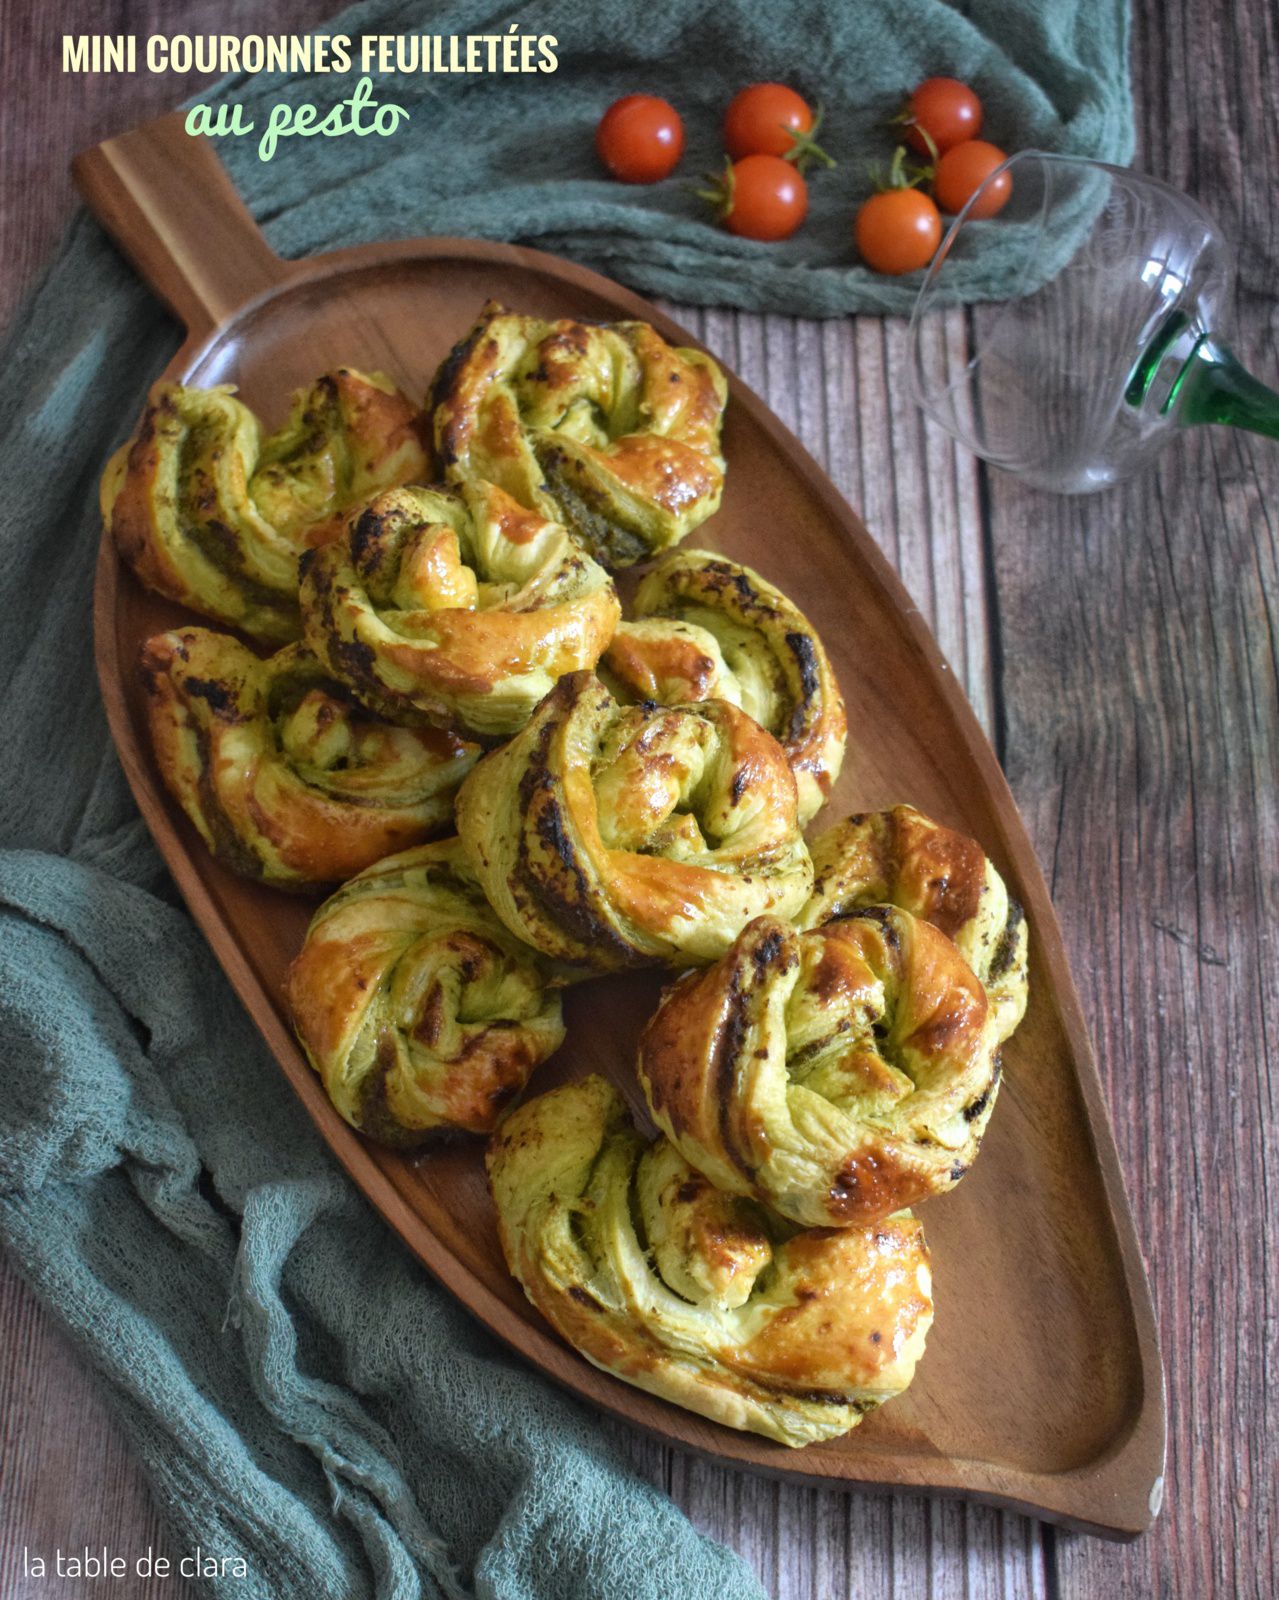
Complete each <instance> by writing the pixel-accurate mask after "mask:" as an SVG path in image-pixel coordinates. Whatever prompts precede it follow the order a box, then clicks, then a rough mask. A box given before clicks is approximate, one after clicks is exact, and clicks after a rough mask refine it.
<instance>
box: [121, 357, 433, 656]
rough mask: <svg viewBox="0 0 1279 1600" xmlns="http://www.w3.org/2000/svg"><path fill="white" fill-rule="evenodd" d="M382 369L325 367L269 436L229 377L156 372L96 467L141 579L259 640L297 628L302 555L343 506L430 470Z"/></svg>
mask: <svg viewBox="0 0 1279 1600" xmlns="http://www.w3.org/2000/svg"><path fill="white" fill-rule="evenodd" d="M426 465H427V464H426V456H425V453H424V450H423V441H422V416H421V413H420V412H419V411H418V410H417V409H416V407H414V406H413V405H412V404H410V402H409V401H408V399H407V398H406V397H405V396H404V395H403V394H401V393H400V392H399V390H398V389H396V388H395V387H394V386H393V385H392V383H391V382H390V380H389V379H388V378H385V377H383V376H382V375H381V374H379V373H374V374H372V375H371V376H370V375H366V374H365V373H362V372H356V371H354V370H352V369H350V368H346V367H343V368H339V369H338V370H337V371H336V372H330V373H326V374H325V375H324V376H323V377H322V378H319V379H317V381H316V382H315V383H314V384H312V386H311V387H310V388H309V389H302V390H299V391H298V393H297V394H296V395H295V396H294V398H293V408H292V410H291V412H290V414H289V418H288V420H287V421H286V422H285V424H284V426H283V427H282V428H281V429H280V431H279V432H278V433H274V434H272V435H270V437H268V438H264V437H263V432H262V426H261V424H260V423H259V421H258V419H257V417H255V416H254V414H253V412H252V411H250V410H249V408H248V407H247V406H246V405H243V404H242V403H241V402H240V401H239V400H237V399H236V398H235V395H234V392H233V390H232V389H231V387H230V386H229V385H221V386H219V387H217V388H213V389H186V388H182V387H180V386H179V385H177V384H159V385H157V387H156V388H155V389H154V390H153V391H152V397H151V401H150V403H149V405H148V406H147V409H146V411H145V412H144V414H143V417H142V421H141V423H140V424H139V426H138V431H137V433H136V434H135V435H134V436H133V438H132V439H131V440H129V442H128V443H127V444H125V445H123V446H121V448H120V449H119V450H118V451H116V453H115V455H114V456H112V458H111V460H110V461H109V462H108V464H107V469H106V471H105V472H104V474H103V477H102V488H101V497H100V498H101V505H102V518H103V522H104V523H105V525H106V526H107V527H108V528H110V530H111V532H112V534H113V536H114V538H115V542H116V545H117V547H118V548H119V551H120V554H121V555H122V556H123V557H124V559H125V560H126V561H127V562H128V563H129V565H130V566H131V567H132V568H133V570H134V571H135V572H136V573H137V575H138V577H139V578H141V580H142V582H143V583H145V584H146V585H147V587H148V588H151V589H157V590H159V592H160V593H161V594H164V595H168V596H169V598H170V599H171V600H179V601H181V602H182V604H183V605H186V606H190V608H191V609H192V610H193V611H199V612H200V613H202V614H203V615H204V616H206V617H213V618H215V619H216V620H217V621H219V622H224V623H227V624H229V625H230V626H232V627H236V628H241V629H243V630H244V632H246V633H250V634H253V635H254V636H255V637H257V638H260V639H271V640H284V639H293V638H296V637H297V634H298V631H299V630H298V615H297V589H298V572H297V566H298V555H299V554H300V552H301V551H302V549H303V548H304V547H305V546H306V544H307V543H309V542H316V541H318V540H322V539H323V538H325V537H327V536H328V535H330V534H331V533H332V531H333V519H334V518H335V517H336V515H337V513H338V512H339V511H341V510H342V509H343V508H344V507H345V506H348V505H350V504H352V503H353V502H355V501H358V500H360V499H362V498H364V497H366V496H367V495H370V494H373V493H376V491H377V490H378V489H382V488H388V487H390V486H391V485H392V484H397V483H406V482H409V481H411V480H412V479H414V478H421V477H423V476H425V474H426Z"/></svg>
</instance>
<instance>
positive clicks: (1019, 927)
mask: <svg viewBox="0 0 1279 1600" xmlns="http://www.w3.org/2000/svg"><path fill="white" fill-rule="evenodd" d="M1025 928H1026V913H1025V912H1024V911H1023V910H1022V908H1021V905H1020V903H1019V902H1018V901H1016V900H1014V899H1013V897H1012V895H1009V896H1008V918H1007V921H1006V922H1005V923H1004V930H1003V932H1002V933H1001V934H1000V936H999V943H998V944H997V945H996V946H995V949H994V951H993V953H992V954H991V958H990V971H989V977H988V980H987V981H988V982H990V983H994V982H995V981H996V979H998V978H1002V977H1004V976H1006V974H1007V973H1009V972H1011V970H1012V966H1013V962H1014V961H1015V960H1016V958H1017V948H1018V946H1019V945H1020V943H1021V941H1022V938H1023V936H1024V932H1025Z"/></svg>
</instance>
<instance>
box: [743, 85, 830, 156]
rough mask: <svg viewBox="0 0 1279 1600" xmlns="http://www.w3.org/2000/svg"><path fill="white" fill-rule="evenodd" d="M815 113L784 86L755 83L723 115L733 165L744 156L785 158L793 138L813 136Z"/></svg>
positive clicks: (800, 97)
mask: <svg viewBox="0 0 1279 1600" xmlns="http://www.w3.org/2000/svg"><path fill="white" fill-rule="evenodd" d="M812 128H813V113H812V108H811V107H810V106H809V104H808V101H807V100H805V99H804V97H803V95H801V94H796V93H795V91H794V89H788V88H787V87H786V85H785V84H784V83H753V84H751V86H750V88H749V89H743V90H741V92H740V93H738V94H735V95H734V96H733V98H732V100H730V101H729V104H728V110H727V111H726V112H725V113H724V148H725V149H726V150H727V151H728V153H729V155H730V156H732V158H733V160H734V161H740V160H741V159H742V158H743V157H744V156H785V155H789V154H790V152H791V150H792V149H793V148H794V146H795V140H794V139H793V138H792V135H793V134H797V133H798V134H805V133H811V132H812Z"/></svg>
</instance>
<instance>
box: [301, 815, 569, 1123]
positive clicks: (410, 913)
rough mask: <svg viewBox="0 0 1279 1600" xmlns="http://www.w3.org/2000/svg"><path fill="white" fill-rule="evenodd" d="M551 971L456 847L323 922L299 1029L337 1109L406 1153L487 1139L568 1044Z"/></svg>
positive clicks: (367, 889) (357, 896) (349, 888)
mask: <svg viewBox="0 0 1279 1600" xmlns="http://www.w3.org/2000/svg"><path fill="white" fill-rule="evenodd" d="M553 983H554V980H553V977H552V975H551V973H550V969H549V968H548V967H547V965H546V963H544V962H543V961H541V960H540V958H539V957H538V956H537V954H536V953H535V952H534V951H532V950H529V949H527V948H525V947H524V946H522V945H521V944H520V943H519V941H518V940H517V939H513V938H512V937H511V935H510V934H509V933H508V932H507V931H506V929H505V928H504V927H503V926H502V924H501V923H500V922H499V921H498V920H497V918H496V917H495V916H494V915H493V913H492V911H491V910H490V909H489V907H488V904H487V902H486V901H485V899H484V895H483V893H482V892H481V890H480V888H479V885H478V884H477V883H476V881H475V878H474V875H473V874H472V873H471V871H470V868H469V866H468V865H467V861H466V857H465V855H464V853H463V851H462V850H461V848H460V846H459V844H458V842H457V840H456V839H442V840H440V841H439V842H438V843H436V844H427V845H420V846H419V847H418V848H417V849H415V850H406V851H404V852H402V853H401V854H400V855H396V856H388V857H387V858H386V859H385V860H383V861H379V862H377V863H376V865H374V866H372V867H370V868H368V870H367V871H365V872H362V873H361V874H360V876H359V877H358V878H353V879H352V880H351V881H350V882H349V883H346V884H343V886H342V887H341V888H340V889H339V890H338V891H337V893H336V894H335V895H334V896H333V897H332V899H330V900H326V901H325V902H324V904H323V905H322V906H321V907H320V909H319V910H318V911H317V912H316V914H315V917H314V918H313V920H312V922H311V926H310V928H309V929H308V931H307V936H306V943H305V944H304V945H303V946H302V950H301V953H300V954H299V955H298V957H297V959H296V960H295V961H294V963H293V965H292V966H291V967H290V968H289V975H288V981H287V991H288V1001H289V1008H290V1010H291V1012H292V1015H293V1025H294V1028H295V1030H296V1032H297V1036H298V1038H299V1040H300V1041H301V1043H302V1046H303V1048H304V1050H305V1051H306V1054H307V1058H308V1059H309V1061H310V1063H311V1065H312V1066H313V1067H314V1068H315V1070H316V1072H317V1073H318V1074H319V1075H320V1078H321V1079H322V1081H323V1083H324V1087H325V1090H326V1092H327V1094H328V1096H329V1099H330V1100H332V1102H333V1104H334V1105H335V1106H336V1107H337V1109H338V1111H339V1112H340V1113H341V1114H342V1116H343V1117H344V1118H345V1119H346V1121H347V1122H349V1123H350V1124H351V1126H352V1127H353V1128H358V1129H360V1130H361V1132H363V1133H367V1134H368V1135H369V1136H370V1137H371V1138H374V1139H378V1140H380V1141H382V1142H383V1143H384V1144H390V1145H395V1146H398V1147H401V1148H407V1147H411V1146H414V1145H418V1144H421V1143H422V1142H423V1140H424V1139H425V1138H426V1136H427V1135H429V1134H431V1133H432V1132H434V1131H436V1130H439V1129H444V1128H456V1129H463V1130H465V1131H466V1132H468V1133H488V1132H489V1131H490V1130H491V1129H492V1128H493V1127H495V1126H496V1124H497V1119H498V1116H499V1114H500V1113H501V1112H502V1110H503V1109H504V1108H505V1107H506V1106H507V1105H508V1104H509V1103H510V1101H511V1100H512V1099H514V1097H515V1096H516V1095H517V1094H518V1093H519V1092H520V1090H521V1089H523V1087H524V1085H525V1084H526V1083H527V1082H528V1079H529V1074H530V1073H531V1072H532V1071H533V1069H534V1068H535V1067H536V1066H537V1065H538V1064H539V1063H540V1062H542V1061H545V1060H546V1058H547V1056H549V1055H550V1054H551V1053H552V1051H554V1050H556V1049H558V1048H559V1046H560V1044H561V1043H562V1041H563V1038H564V1025H563V1022H562V1021H561V1019H560V1000H559V994H558V992H557V990H556V989H555V987H554V986H553Z"/></svg>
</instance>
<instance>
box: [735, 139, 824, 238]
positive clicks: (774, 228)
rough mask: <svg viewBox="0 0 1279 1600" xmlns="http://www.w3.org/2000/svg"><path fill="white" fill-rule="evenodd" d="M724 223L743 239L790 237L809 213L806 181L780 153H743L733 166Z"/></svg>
mask: <svg viewBox="0 0 1279 1600" xmlns="http://www.w3.org/2000/svg"><path fill="white" fill-rule="evenodd" d="M725 199H726V209H724V211H723V218H724V226H725V227H726V228H727V229H728V231H729V232H730V233H736V234H739V235H740V236H741V237H742V238H743V239H789V238H790V236H791V234H792V233H794V231H795V229H796V228H798V227H799V225H800V223H801V222H803V220H804V218H805V217H806V216H807V215H808V185H807V184H806V183H805V182H804V175H803V173H801V172H796V171H795V168H794V167H793V166H792V165H791V163H790V162H789V161H783V160H782V158H781V157H780V156H744V157H743V158H742V159H741V160H740V161H735V162H734V163H733V166H732V176H731V180H730V181H729V183H728V194H727V195H726V197H725Z"/></svg>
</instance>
